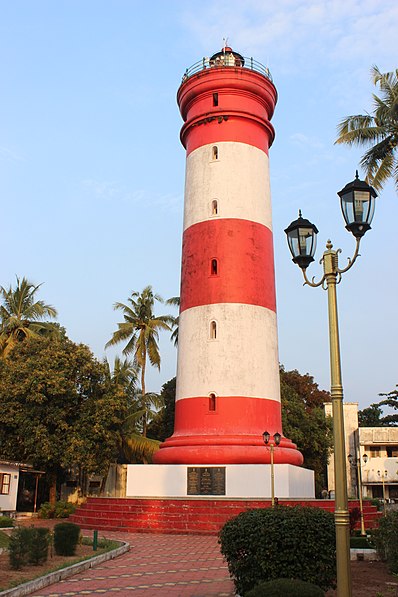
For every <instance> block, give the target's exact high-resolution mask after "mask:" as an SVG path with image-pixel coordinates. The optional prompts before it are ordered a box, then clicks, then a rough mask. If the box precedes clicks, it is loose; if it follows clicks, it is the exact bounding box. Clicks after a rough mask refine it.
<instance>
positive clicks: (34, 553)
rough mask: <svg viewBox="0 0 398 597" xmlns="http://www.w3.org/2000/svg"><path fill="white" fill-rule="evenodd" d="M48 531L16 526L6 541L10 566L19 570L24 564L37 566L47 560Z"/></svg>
mask: <svg viewBox="0 0 398 597" xmlns="http://www.w3.org/2000/svg"><path fill="white" fill-rule="evenodd" d="M49 543H50V533H49V531H48V529H36V528H34V527H30V528H17V529H14V530H13V531H12V533H11V537H10V541H9V543H8V555H9V560H10V566H11V568H13V569H14V570H19V569H20V568H22V566H26V564H34V565H35V566H38V565H39V564H43V563H44V562H46V561H47V558H48V546H49Z"/></svg>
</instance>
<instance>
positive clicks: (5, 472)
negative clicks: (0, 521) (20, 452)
mask: <svg viewBox="0 0 398 597" xmlns="http://www.w3.org/2000/svg"><path fill="white" fill-rule="evenodd" d="M20 466H21V464H20V463H18V462H9V461H7V460H0V512H1V514H11V513H13V512H15V511H16V509H17V494H18V482H19V467H20Z"/></svg>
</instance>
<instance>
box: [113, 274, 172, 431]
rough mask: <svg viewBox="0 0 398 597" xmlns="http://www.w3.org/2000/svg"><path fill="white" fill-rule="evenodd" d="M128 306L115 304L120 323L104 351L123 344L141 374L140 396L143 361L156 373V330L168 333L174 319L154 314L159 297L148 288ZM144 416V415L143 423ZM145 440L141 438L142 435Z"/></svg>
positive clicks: (132, 299) (136, 295)
mask: <svg viewBox="0 0 398 597" xmlns="http://www.w3.org/2000/svg"><path fill="white" fill-rule="evenodd" d="M127 300H128V303H129V304H128V305H125V304H124V303H115V305H114V309H116V310H119V311H122V312H123V317H124V321H123V322H122V323H118V324H117V325H118V329H117V330H116V332H114V333H113V336H112V338H111V339H110V340H109V342H107V343H106V345H105V348H108V347H109V346H114V345H115V344H119V343H120V342H125V341H127V344H126V346H125V347H124V349H123V354H125V355H129V354H134V364H135V365H136V366H137V367H138V368H139V370H140V371H141V392H142V395H143V396H145V395H146V388H145V374H146V367H147V360H148V359H149V362H150V364H151V365H152V366H154V367H157V368H158V369H160V354H159V345H158V339H159V330H167V331H171V327H170V326H171V325H173V321H174V317H172V316H171V315H158V316H156V315H155V314H154V306H155V301H157V302H160V303H163V299H162V297H160V296H159V295H158V294H154V293H153V291H152V287H151V286H146V287H145V288H144V289H143V291H142V292H141V294H140V293H139V292H136V291H134V292H132V293H131V297H129V298H128V299H127ZM145 417H146V415H144V419H145ZM145 433H146V423H145V421H144V424H143V434H145ZM144 436H145V435H144Z"/></svg>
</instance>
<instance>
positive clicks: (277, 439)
mask: <svg viewBox="0 0 398 597" xmlns="http://www.w3.org/2000/svg"><path fill="white" fill-rule="evenodd" d="M272 439H273V441H271V442H270V440H271V435H270V434H269V433H268V431H264V433H263V440H264V443H265V445H266V446H268V444H269V447H270V450H271V506H272V507H274V506H275V473H274V449H275V446H279V444H280V443H281V439H282V436H281V434H280V433H278V432H276V433H274V435H273V438H272Z"/></svg>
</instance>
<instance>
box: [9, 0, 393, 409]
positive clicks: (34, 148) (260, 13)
mask: <svg viewBox="0 0 398 597" xmlns="http://www.w3.org/2000/svg"><path fill="white" fill-rule="evenodd" d="M0 11H1V19H0V55H1V57H2V69H1V78H0V105H1V110H0V206H1V210H0V222H1V224H0V226H1V229H0V254H1V256H2V258H1V260H0V285H2V286H5V287H9V286H10V284H11V285H14V284H15V279H16V278H15V277H16V276H19V277H23V276H26V277H27V278H28V279H29V280H30V281H32V282H34V283H35V284H39V283H43V285H42V287H41V288H40V291H39V294H38V298H40V299H43V300H44V301H45V302H47V303H49V304H51V305H53V306H54V307H56V309H57V310H58V321H59V322H60V323H61V324H62V325H63V326H64V327H65V328H66V330H67V333H68V336H69V337H70V338H71V339H72V340H73V341H75V342H82V343H84V344H87V345H88V346H89V347H90V348H91V349H92V351H93V352H94V354H95V355H96V356H97V357H98V358H99V359H102V358H104V356H107V358H108V359H109V360H110V361H111V362H112V361H113V358H114V356H115V355H116V354H118V353H119V354H120V353H121V350H122V348H123V345H121V346H120V348H118V349H112V350H108V351H105V350H104V345H105V343H106V342H107V341H108V340H109V339H110V337H111V336H112V333H113V332H114V331H115V330H116V328H117V323H118V322H119V321H121V320H122V319H121V313H120V312H117V311H114V310H113V304H114V303H115V302H116V301H118V302H122V303H125V302H127V298H128V296H129V295H130V293H131V292H132V291H133V290H138V291H141V290H142V289H143V288H144V287H145V286H146V285H148V284H150V285H152V286H153V289H154V290H155V292H157V293H159V294H160V295H161V296H163V297H164V298H169V297H172V296H176V295H178V294H179V283H180V282H179V280H180V258H181V235H182V216H183V191H184V172H185V152H184V149H183V147H182V145H181V144H180V141H179V131H180V128H181V125H182V120H181V117H180V114H179V111H178V107H177V104H176V92H177V89H178V87H179V85H180V83H181V77H182V75H183V73H184V71H185V69H186V68H187V67H189V66H191V65H192V64H193V63H195V62H196V61H198V60H200V59H201V58H202V57H204V56H210V55H211V54H213V53H214V52H216V51H219V50H220V49H221V47H222V45H223V38H224V37H227V38H228V44H229V45H231V46H232V47H233V49H235V50H236V51H238V52H240V53H241V54H243V55H244V56H249V57H250V56H253V57H254V58H255V59H256V60H258V61H259V62H261V63H263V64H265V65H267V66H268V67H269V68H270V70H271V73H272V75H273V79H274V83H275V85H276V88H277V90H278V98H279V99H278V104H277V107H276V112H275V115H274V118H273V121H272V123H273V125H274V127H275V129H276V139H275V142H274V144H273V146H272V148H271V150H270V173H271V189H272V206H273V230H274V245H275V267H276V285H277V306H278V329H279V358H280V362H281V363H283V365H284V366H285V368H286V369H288V370H289V369H298V370H299V371H300V372H301V373H307V372H308V373H310V374H311V375H313V376H314V378H315V381H316V382H317V383H318V384H319V386H320V387H321V388H322V389H328V388H329V386H330V373H329V345H328V321H327V296H326V292H324V291H323V290H322V289H320V288H318V289H312V288H309V287H308V286H307V287H303V284H302V276H301V272H300V270H299V268H298V267H297V266H295V265H294V264H293V263H292V261H291V258H290V254H289V251H288V248H287V244H286V237H285V234H284V228H286V227H287V226H288V225H289V223H290V222H291V221H292V220H294V219H296V217H297V214H298V210H299V209H301V210H302V212H303V216H304V217H305V218H308V219H309V220H311V221H312V222H313V223H314V224H316V226H317V227H318V229H319V234H318V251H317V258H316V261H315V262H314V264H312V266H311V267H310V268H309V270H308V274H309V276H311V277H312V276H315V278H316V280H318V279H319V277H320V276H321V274H322V269H321V265H319V259H320V258H321V256H322V252H323V250H324V248H325V244H326V241H327V240H328V239H329V238H330V239H331V241H332V242H333V245H334V247H335V248H341V249H342V253H341V256H340V264H341V266H344V265H345V263H346V259H347V258H348V257H350V256H351V255H352V253H353V251H354V245H355V242H354V238H353V237H352V236H351V234H350V233H348V232H347V231H346V230H345V228H344V224H343V219H342V216H341V212H340V206H339V201H338V197H337V195H336V193H337V191H339V190H340V189H342V188H343V187H344V186H345V184H346V183H347V182H350V181H351V180H353V179H354V176H355V170H356V169H357V168H358V163H359V159H360V156H361V153H362V152H361V150H360V149H359V150H358V149H355V148H354V149H352V148H349V147H347V146H341V145H339V146H336V145H334V141H335V139H336V127H337V124H338V122H339V121H340V120H341V119H342V118H344V117H345V116H347V115H350V114H363V113H365V112H367V111H371V109H372V97H371V94H372V93H373V91H374V90H375V89H374V86H373V84H372V82H371V77H370V69H371V67H372V65H374V64H376V65H377V66H378V67H379V68H380V70H381V71H382V72H386V71H390V70H393V69H395V68H397V66H398V65H397V55H398V52H397V50H398V42H397V31H398V3H397V2H396V0H380V1H379V0H344V1H343V0H334V1H329V0H315V1H313V0H279V2H277V3H275V2H270V1H269V0H246V1H245V2H242V1H237V0H228V1H224V0H220V1H218V2H214V1H209V0H202V1H201V2H200V3H198V2H192V1H189V0H187V1H182V0H181V1H180V0H168V1H167V2H165V1H162V0H152V2H150V3H149V2H148V3H143V2H142V1H138V0H107V1H105V0H83V1H81V0H57V1H56V2H54V1H53V0H35V2H32V1H30V0H13V2H9V1H6V0H0ZM397 221H398V195H397V193H396V192H395V190H394V187H393V184H392V183H391V184H388V185H387V186H386V187H385V189H384V190H383V191H382V192H381V193H380V196H379V198H378V199H377V205H376V213H375V217H374V220H373V224H372V230H371V231H369V232H368V233H367V235H366V236H365V238H364V239H363V242H362V246H361V257H360V258H359V259H358V261H357V263H356V264H355V266H354V267H353V269H352V270H350V272H348V273H347V274H346V275H345V276H344V277H343V280H342V282H341V284H340V285H339V286H338V304H339V317H340V332H341V354H342V370H343V385H344V393H345V400H346V401H348V402H358V403H359V407H360V408H364V407H366V406H368V405H370V404H371V403H373V402H375V401H378V400H379V397H378V394H379V393H380V392H388V391H391V390H393V389H394V387H395V385H396V384H397V383H398V370H397V369H398V368H397V350H396V339H397V337H398V317H397V299H396V297H397V294H398V277H397V275H396V272H397V252H396V241H395V238H396V223H397ZM166 312H170V307H165V306H163V305H159V309H157V313H158V314H160V313H166ZM160 348H161V356H162V365H161V370H160V373H159V372H157V371H156V370H153V369H152V370H150V371H149V372H148V389H149V390H151V391H159V390H160V388H161V386H162V384H163V383H165V382H166V381H167V380H169V379H171V378H172V377H174V375H175V370H176V350H175V348H174V347H173V345H172V343H171V342H170V340H169V337H168V336H167V335H163V336H162V337H161V339H160Z"/></svg>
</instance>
